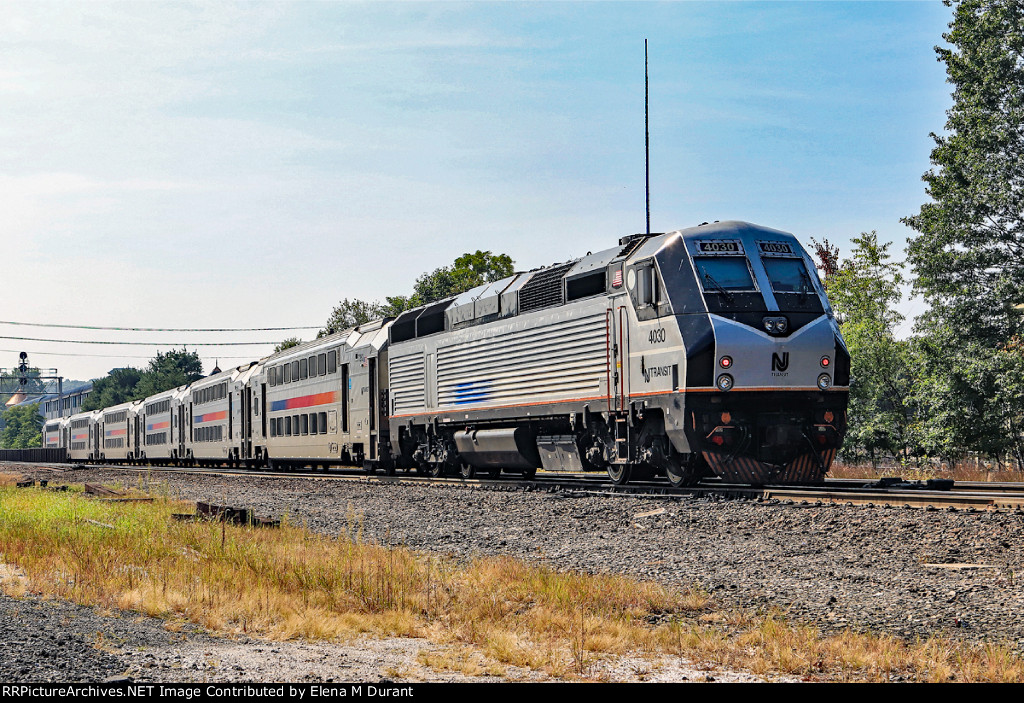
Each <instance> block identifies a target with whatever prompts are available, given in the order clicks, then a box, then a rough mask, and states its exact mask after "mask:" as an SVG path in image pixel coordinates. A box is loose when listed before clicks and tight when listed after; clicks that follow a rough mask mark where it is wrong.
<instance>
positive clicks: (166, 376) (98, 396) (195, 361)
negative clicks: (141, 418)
mask: <svg viewBox="0 0 1024 703" xmlns="http://www.w3.org/2000/svg"><path fill="white" fill-rule="evenodd" d="M202 377H203V362H202V361H201V360H200V359H199V353H198V352H194V351H192V352H190V351H187V350H186V349H184V348H182V349H180V350H178V349H172V350H171V351H169V352H166V353H164V352H157V354H156V356H155V357H153V358H152V359H150V361H149V366H147V367H146V369H145V370H142V371H140V370H139V369H136V368H132V367H130V366H129V367H125V368H121V369H111V371H110V373H109V374H107V375H106V376H104V377H103V378H97V379H95V380H94V381H93V382H92V393H90V394H89V397H88V398H87V399H86V401H85V402H84V403H83V404H82V410H83V411H88V410H98V409H100V408H109V407H110V406H112V405H120V404H121V403H127V402H128V401H130V400H140V399H142V398H148V397H149V396H151V395H156V394H157V393H163V392H164V391H167V390H170V389H172V388H177V387H178V386H183V385H185V384H186V383H191V382H192V381H196V380H198V379H200V378H202Z"/></svg>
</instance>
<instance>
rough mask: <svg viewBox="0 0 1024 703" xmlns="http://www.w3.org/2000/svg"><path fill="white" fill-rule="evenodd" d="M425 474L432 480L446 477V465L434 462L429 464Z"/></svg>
mask: <svg viewBox="0 0 1024 703" xmlns="http://www.w3.org/2000/svg"><path fill="white" fill-rule="evenodd" d="M424 473H425V474H426V475H427V476H430V477H431V478H441V477H442V476H444V475H445V470H444V464H442V463H441V462H440V461H432V462H430V463H429V464H427V466H426V469H425V471H424Z"/></svg>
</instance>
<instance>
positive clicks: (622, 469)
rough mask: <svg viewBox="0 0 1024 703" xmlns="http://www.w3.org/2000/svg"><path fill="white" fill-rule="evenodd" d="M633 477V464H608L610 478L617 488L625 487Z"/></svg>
mask: <svg viewBox="0 0 1024 703" xmlns="http://www.w3.org/2000/svg"><path fill="white" fill-rule="evenodd" d="M632 476H633V465H632V464H608V478H610V479H611V480H612V483H614V484H615V485H616V486H625V485H626V484H627V483H629V479H630V478H631V477H632Z"/></svg>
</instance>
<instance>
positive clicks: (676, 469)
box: [665, 455, 700, 488]
mask: <svg viewBox="0 0 1024 703" xmlns="http://www.w3.org/2000/svg"><path fill="white" fill-rule="evenodd" d="M696 464H697V462H696V461H694V458H693V456H692V455H691V456H690V457H688V458H687V459H686V460H680V459H678V458H676V457H672V459H670V460H669V461H668V463H667V464H666V465H665V476H666V477H667V478H668V482H669V483H670V484H671V485H672V487H673V488H685V487H686V486H694V485H696V484H697V482H698V481H700V471H698V470H697V466H696Z"/></svg>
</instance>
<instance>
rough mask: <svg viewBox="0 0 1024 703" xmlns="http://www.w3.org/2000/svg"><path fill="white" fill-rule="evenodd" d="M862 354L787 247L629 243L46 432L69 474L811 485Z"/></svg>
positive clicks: (744, 234)
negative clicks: (551, 476) (256, 471)
mask: <svg viewBox="0 0 1024 703" xmlns="http://www.w3.org/2000/svg"><path fill="white" fill-rule="evenodd" d="M849 373H850V358H849V355H848V353H847V351H846V348H845V344H844V342H843V340H842V337H841V335H840V333H839V329H838V326H837V324H836V321H835V319H834V316H833V314H832V310H831V308H830V307H829V303H828V300H827V298H826V296H825V291H824V289H823V287H822V285H821V282H820V281H819V279H818V276H817V274H816V272H815V268H814V265H813V262H812V261H811V259H810V257H809V256H808V255H807V253H806V252H805V251H804V249H803V248H802V247H801V246H800V244H799V243H798V242H797V240H796V239H795V238H794V237H793V236H792V235H790V234H787V233H784V232H780V231H777V230H773V229H768V228H765V227H760V226H756V225H751V224H748V223H744V222H721V223H714V224H705V225H702V226H699V227H692V228H689V229H684V230H679V231H675V232H668V233H664V234H651V235H634V236H629V237H624V238H622V239H621V240H620V241H619V244H618V246H616V247H613V248H611V249H607V250H605V251H600V252H597V253H594V254H587V255H586V256H585V257H583V258H580V259H576V260H573V261H569V262H566V263H562V264H556V265H553V266H548V267H545V268H540V269H536V270H534V271H530V272H526V273H517V274H515V275H513V276H510V277H508V278H506V279H504V280H500V281H495V282H493V283H487V284H485V285H483V286H480V287H478V288H474V289H473V290H470V291H467V292H465V293H463V294H461V295H458V296H456V297H453V298H448V299H445V300H441V301H437V302H434V303H430V304H428V305H425V306H422V307H419V308H416V309H413V310H408V311H406V312H404V313H402V314H401V315H399V316H398V317H397V318H393V319H392V318H388V319H385V320H378V321H375V322H370V323H367V324H364V325H360V326H358V327H356V328H353V329H349V330H346V331H344V332H340V333H338V334H334V335H331V336H328V337H324V338H321V339H317V340H315V341H312V342H309V343H305V344H302V345H299V346H297V347H292V348H290V349H287V350H285V351H283V352H280V353H277V354H274V355H272V356H269V357H266V358H264V359H261V360H259V361H254V362H252V363H249V364H245V365H242V366H239V367H237V368H233V369H230V370H228V371H224V372H221V373H216V374H214V375H212V376H209V377H207V378H204V379H201V380H199V381H196V382H194V383H192V384H190V385H188V386H184V387H181V388H176V389H174V390H170V391H166V392H163V393H160V394H157V395H155V396H152V397H150V398H146V399H144V400H139V401H135V402H131V403H125V404H123V405H119V406H116V407H112V408H106V409H104V410H97V411H94V412H89V413H80V414H78V415H74V416H72V417H70V418H65V419H64V420H61V421H55V422H52V423H49V424H48V425H47V426H46V427H45V429H44V437H45V443H46V446H55V447H65V448H66V449H67V450H68V452H69V456H70V458H71V459H72V460H74V461H106V462H114V461H116V462H143V463H145V462H150V463H171V464H177V465H196V464H200V465H202V464H210V465H213V464H231V465H246V466H257V465H270V466H274V465H296V466H298V465H324V466H326V465H349V466H352V465H354V466H362V467H364V468H366V469H367V470H370V471H375V470H382V471H385V472H387V473H392V472H394V471H396V470H399V469H403V470H410V469H415V470H417V471H420V472H423V473H428V474H431V475H435V476H437V475H444V474H450V473H459V474H461V475H462V476H464V477H466V478H469V477H472V476H474V475H480V476H490V477H496V476H498V475H499V474H500V473H501V472H502V471H504V472H510V473H518V474H522V475H525V476H532V475H533V474H534V473H535V472H536V471H537V469H538V468H544V469H549V470H573V471H607V473H608V476H609V477H610V478H611V480H612V481H614V482H615V483H617V484H624V483H626V482H628V481H630V480H637V479H640V478H649V477H652V476H664V477H666V478H667V479H668V480H669V482H670V483H671V484H672V485H674V486H683V485H689V484H692V483H694V482H696V481H698V480H699V479H700V478H702V477H704V476H708V475H717V476H719V477H721V478H722V479H724V480H726V481H730V482H742V483H753V484H763V483H769V482H770V483H813V482H817V481H820V480H821V479H822V478H823V477H824V475H825V473H826V472H827V471H828V469H829V466H830V465H831V463H832V460H833V459H834V457H835V453H836V451H837V450H838V448H839V447H840V445H841V443H842V440H843V435H844V433H845V429H846V427H845V422H846V405H847V398H848V391H849Z"/></svg>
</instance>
